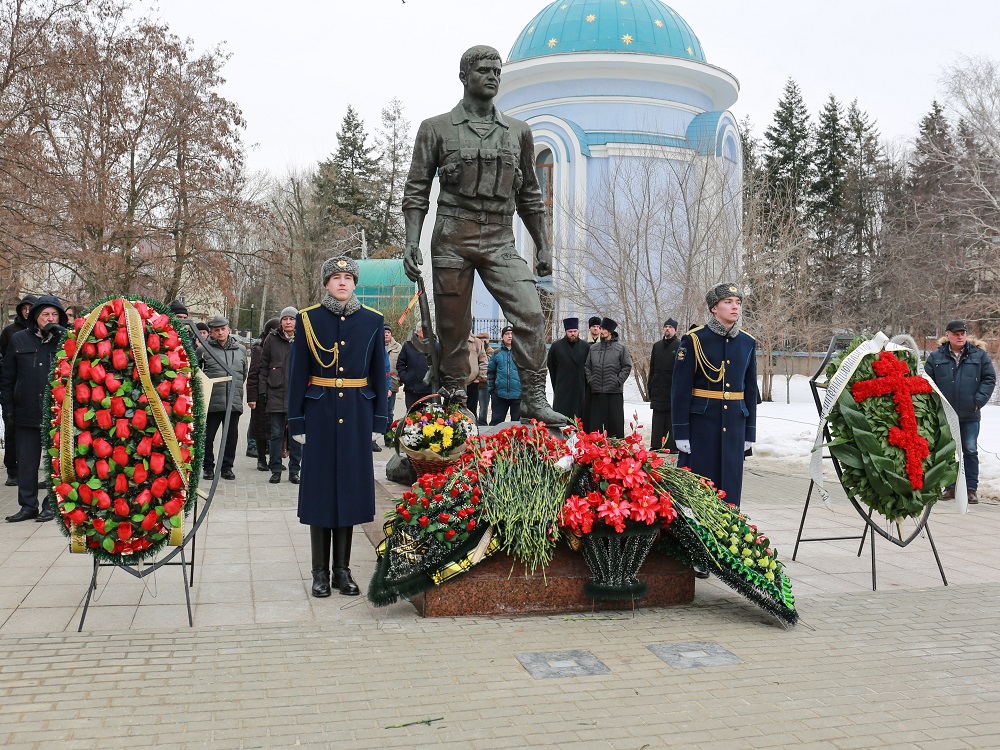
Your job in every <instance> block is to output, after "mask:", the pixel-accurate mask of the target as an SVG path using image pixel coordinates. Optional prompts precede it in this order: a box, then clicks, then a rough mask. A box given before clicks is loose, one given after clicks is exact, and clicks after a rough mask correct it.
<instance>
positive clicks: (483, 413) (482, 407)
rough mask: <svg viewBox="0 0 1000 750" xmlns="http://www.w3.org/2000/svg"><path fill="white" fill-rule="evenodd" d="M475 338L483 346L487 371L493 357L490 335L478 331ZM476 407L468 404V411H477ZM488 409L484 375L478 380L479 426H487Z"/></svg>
mask: <svg viewBox="0 0 1000 750" xmlns="http://www.w3.org/2000/svg"><path fill="white" fill-rule="evenodd" d="M476 338H477V339H479V340H480V341H481V342H482V344H483V353H484V354H485V355H486V367H487V369H489V366H490V359H491V358H492V357H493V351H494V350H493V347H492V346H490V334H489V333H487V332H486V331H480V332H479V333H477V334H476ZM475 406H476V405H474V404H469V409H470V410H471V411H474V412H475V411H477V410H476V408H475ZM489 409H490V385H489V378H487V377H486V375H485V374H484V375H483V376H482V377H481V378H480V380H479V404H478V413H477V420H478V422H479V424H481V425H486V424H489V419H488V413H489Z"/></svg>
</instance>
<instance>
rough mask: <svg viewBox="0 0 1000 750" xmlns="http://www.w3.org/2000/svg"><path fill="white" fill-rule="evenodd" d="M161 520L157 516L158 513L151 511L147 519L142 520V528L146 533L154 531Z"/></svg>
mask: <svg viewBox="0 0 1000 750" xmlns="http://www.w3.org/2000/svg"><path fill="white" fill-rule="evenodd" d="M159 520H160V517H159V516H158V515H156V511H155V510H151V511H149V513H147V514H146V517H145V518H143V519H142V523H141V524H140V526H142V528H143V530H144V531H152V530H153V529H155V528H156V524H157V522H159Z"/></svg>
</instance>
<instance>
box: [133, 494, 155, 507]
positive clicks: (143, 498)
mask: <svg viewBox="0 0 1000 750" xmlns="http://www.w3.org/2000/svg"><path fill="white" fill-rule="evenodd" d="M152 499H153V493H152V492H150V491H149V490H143V491H142V492H140V493H139V495H138V496H137V497H136V498H135V501H136V503H138V505H139V507H140V508H147V507H149V502H150V501H151V500H152Z"/></svg>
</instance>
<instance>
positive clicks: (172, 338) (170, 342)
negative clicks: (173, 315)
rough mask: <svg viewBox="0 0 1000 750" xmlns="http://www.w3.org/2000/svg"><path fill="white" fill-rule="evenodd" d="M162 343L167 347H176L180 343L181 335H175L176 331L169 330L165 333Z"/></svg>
mask: <svg viewBox="0 0 1000 750" xmlns="http://www.w3.org/2000/svg"><path fill="white" fill-rule="evenodd" d="M163 345H164V346H165V347H167V349H176V348H177V347H178V346H180V345H181V337H180V336H178V335H177V332H176V331H170V332H168V333H167V337H166V339H164V341H163Z"/></svg>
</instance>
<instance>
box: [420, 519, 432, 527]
mask: <svg viewBox="0 0 1000 750" xmlns="http://www.w3.org/2000/svg"><path fill="white" fill-rule="evenodd" d="M430 522H431V519H429V518H428V517H427V516H420V518H418V519H417V523H419V524H420V525H421V526H422V527H423V528H427V524H429V523H430Z"/></svg>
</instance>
